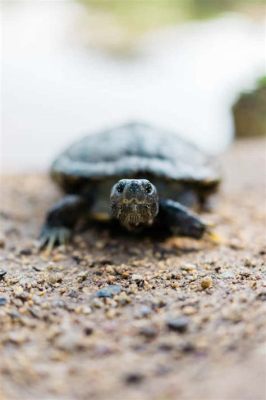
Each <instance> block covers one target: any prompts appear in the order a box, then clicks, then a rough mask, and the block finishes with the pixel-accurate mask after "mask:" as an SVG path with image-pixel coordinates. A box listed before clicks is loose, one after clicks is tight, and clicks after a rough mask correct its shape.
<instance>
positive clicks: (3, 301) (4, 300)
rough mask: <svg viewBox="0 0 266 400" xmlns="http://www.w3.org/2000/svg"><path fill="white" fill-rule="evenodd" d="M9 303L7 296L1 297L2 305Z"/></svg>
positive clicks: (0, 303) (0, 304)
mask: <svg viewBox="0 0 266 400" xmlns="http://www.w3.org/2000/svg"><path fill="white" fill-rule="evenodd" d="M6 303H7V299H6V297H2V296H1V297H0V306H4V305H5V304H6Z"/></svg>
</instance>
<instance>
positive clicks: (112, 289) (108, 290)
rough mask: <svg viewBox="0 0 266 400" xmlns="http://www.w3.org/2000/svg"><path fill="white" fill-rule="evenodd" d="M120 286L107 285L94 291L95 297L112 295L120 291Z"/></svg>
mask: <svg viewBox="0 0 266 400" xmlns="http://www.w3.org/2000/svg"><path fill="white" fill-rule="evenodd" d="M121 290H122V288H121V286H120V285H109V286H106V287H104V288H102V289H100V290H98V291H97V292H96V296H97V297H103V298H106V297H113V296H114V295H116V294H119V293H120V292H121Z"/></svg>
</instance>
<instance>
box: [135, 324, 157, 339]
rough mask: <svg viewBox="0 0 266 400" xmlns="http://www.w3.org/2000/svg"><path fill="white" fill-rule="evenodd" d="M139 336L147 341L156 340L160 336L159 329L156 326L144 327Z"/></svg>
mask: <svg viewBox="0 0 266 400" xmlns="http://www.w3.org/2000/svg"><path fill="white" fill-rule="evenodd" d="M139 334H140V335H141V336H144V337H145V338H147V339H154V338H155V337H156V336H157V335H158V329H157V328H156V327H155V326H152V325H150V326H143V327H141V328H140V330H139Z"/></svg>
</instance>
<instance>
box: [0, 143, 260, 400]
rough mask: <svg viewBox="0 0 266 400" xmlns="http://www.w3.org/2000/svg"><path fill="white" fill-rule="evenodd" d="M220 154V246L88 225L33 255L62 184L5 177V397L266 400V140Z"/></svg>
mask: <svg viewBox="0 0 266 400" xmlns="http://www.w3.org/2000/svg"><path fill="white" fill-rule="evenodd" d="M222 161H223V171H224V185H223V188H222V190H221V194H220V196H219V200H218V204H217V207H216V209H215V212H213V213H211V214H205V215H204V217H205V219H206V220H208V221H210V222H212V223H214V224H215V225H216V231H217V232H218V233H219V234H220V236H222V237H223V242H222V243H219V244H215V243H213V242H211V241H210V240H209V239H207V238H206V239H205V240H202V241H199V242H197V241H194V240H188V239H182V238H171V239H168V240H165V241H159V240H157V239H156V240H155V239H151V238H139V239H137V238H133V237H130V236H128V235H122V236H121V235H120V236H119V235H114V234H112V233H111V232H109V231H108V229H106V228H104V229H99V228H96V227H94V228H91V229H90V230H89V231H87V232H85V233H81V234H78V235H76V236H75V238H74V239H73V241H72V243H71V244H70V245H69V246H67V248H59V249H57V250H55V251H54V252H53V253H52V254H51V255H50V256H47V255H45V254H39V253H38V251H37V248H36V242H35V239H36V236H37V234H38V232H39V229H40V226H41V223H42V220H43V218H44V215H45V211H46V209H47V208H48V207H49V206H50V205H52V204H53V202H54V201H55V200H56V199H57V198H58V197H59V193H58V192H57V191H56V189H55V188H54V186H53V185H52V184H51V183H50V181H49V180H48V178H46V177H41V176H20V177H18V176H16V177H4V178H2V181H1V192H2V194H1V214H0V218H1V231H2V234H1V238H0V246H1V249H0V252H1V258H0V260H1V264H0V399H1V400H4V399H8V400H9V399H10V400H13V399H14V400H15V399H19V400H36V399H40V400H51V399H69V400H72V399H82V400H83V399H84V400H85V399H86V400H87V399H89V400H94V399H95V400H103V399H104V400H105V399H108V400H120V399H121V400H122V399H126V400H148V399H149V400H150V399H154V400H174V399H178V400H183V399H193V400H203V399H209V400H245V399H247V400H262V399H265V396H266V388H265V374H266V347H265V338H266V272H265V270H266V268H265V262H266V244H265V236H266V235H265V223H266V219H265V214H266V210H265V208H266V205H265V195H266V193H265V182H266V142H265V141H264V142H263V141H256V142H252V141H250V142H241V143H238V144H237V145H235V146H234V148H233V149H232V150H231V151H230V152H229V153H228V154H226V155H225V156H224V157H223V160H222ZM102 288H105V289H104V290H100V289H102ZM106 296H110V297H106Z"/></svg>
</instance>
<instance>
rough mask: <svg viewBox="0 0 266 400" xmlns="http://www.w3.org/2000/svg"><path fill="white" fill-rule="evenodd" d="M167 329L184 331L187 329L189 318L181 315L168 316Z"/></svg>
mask: <svg viewBox="0 0 266 400" xmlns="http://www.w3.org/2000/svg"><path fill="white" fill-rule="evenodd" d="M166 324H167V327H168V329H170V330H171V331H174V332H178V333H185V332H187V330H188V326H189V319H188V318H186V317H184V316H182V317H177V318H169V319H168V320H167V322H166Z"/></svg>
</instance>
